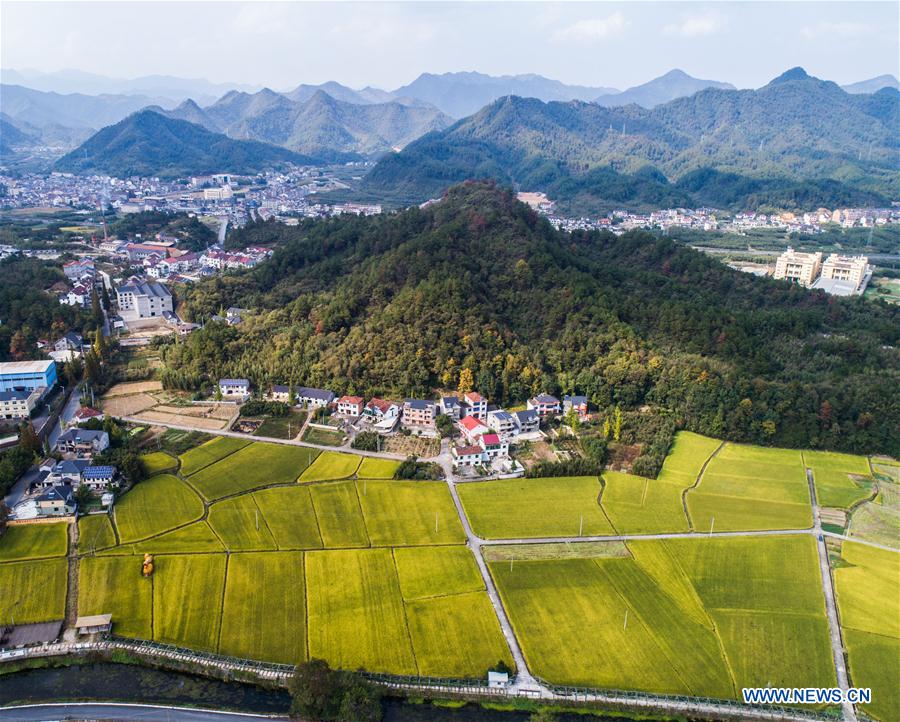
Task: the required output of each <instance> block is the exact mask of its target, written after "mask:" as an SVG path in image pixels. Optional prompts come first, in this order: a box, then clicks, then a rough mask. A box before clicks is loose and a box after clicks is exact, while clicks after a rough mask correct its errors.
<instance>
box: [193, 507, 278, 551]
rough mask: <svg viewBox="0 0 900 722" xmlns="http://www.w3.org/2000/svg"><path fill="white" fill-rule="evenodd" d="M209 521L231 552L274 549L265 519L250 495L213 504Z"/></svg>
mask: <svg viewBox="0 0 900 722" xmlns="http://www.w3.org/2000/svg"><path fill="white" fill-rule="evenodd" d="M208 522H209V525H210V527H212V530H213V531H214V532H215V534H216V536H217V537H219V539H221V540H222V543H223V544H224V545H225V548H226V549H227V550H228V551H257V550H264V549H275V539H274V538H273V537H272V534H271V533H270V532H269V528H268V526H266V519H265V516H264V515H263V514H261V513H260V511H259V507H258V506H257V505H256V502H255V501H254V500H253V496H252V495H250V494H246V495H243V496H236V497H234V498H232V499H225V500H223V501H220V502H217V503H215V504H213V505H212V506H211V507H210V509H209V518H208Z"/></svg>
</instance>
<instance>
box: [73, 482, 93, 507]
mask: <svg viewBox="0 0 900 722" xmlns="http://www.w3.org/2000/svg"><path fill="white" fill-rule="evenodd" d="M72 496H73V497H75V503H76V504H77V505H78V506H84V505H86V504H87V503H88V502H89V501H90V500H91V498H92V497H93V496H94V495H93V494H92V493H91V489H90V487H89V486H88V485H87V484H79V485H78V488H77V489H75V493H74V494H73V495H72Z"/></svg>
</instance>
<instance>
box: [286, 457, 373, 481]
mask: <svg viewBox="0 0 900 722" xmlns="http://www.w3.org/2000/svg"><path fill="white" fill-rule="evenodd" d="M360 458H361V457H359V456H355V455H354V454H342V453H340V452H337V451H323V452H322V453H321V454H319V457H318V458H317V459H316V460H315V461H314V462H313V463H312V465H311V466H309V467H308V468H307V469H306V471H304V472H303V474H301V476H300V481H301V482H304V481H336V480H338V479H348V478H349V477H351V476H353V475H354V474H355V473H356V470H357V469H358V468H359V463H360Z"/></svg>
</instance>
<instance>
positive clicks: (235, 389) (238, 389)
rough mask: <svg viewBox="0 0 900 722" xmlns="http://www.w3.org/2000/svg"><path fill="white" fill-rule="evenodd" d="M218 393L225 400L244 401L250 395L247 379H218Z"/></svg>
mask: <svg viewBox="0 0 900 722" xmlns="http://www.w3.org/2000/svg"><path fill="white" fill-rule="evenodd" d="M219 393H221V394H222V396H223V397H225V398H234V397H238V398H241V399H244V398H246V397H248V396H249V395H250V381H249V380H248V379H219Z"/></svg>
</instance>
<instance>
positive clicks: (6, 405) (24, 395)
mask: <svg viewBox="0 0 900 722" xmlns="http://www.w3.org/2000/svg"><path fill="white" fill-rule="evenodd" d="M42 390H43V389H34V390H33V391H19V390H16V389H11V390H9V391H0V419H27V418H28V417H29V416H31V411H32V410H33V409H34V405H35V404H36V403H37V402H38V401H39V400H40V398H41V392H42Z"/></svg>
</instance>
